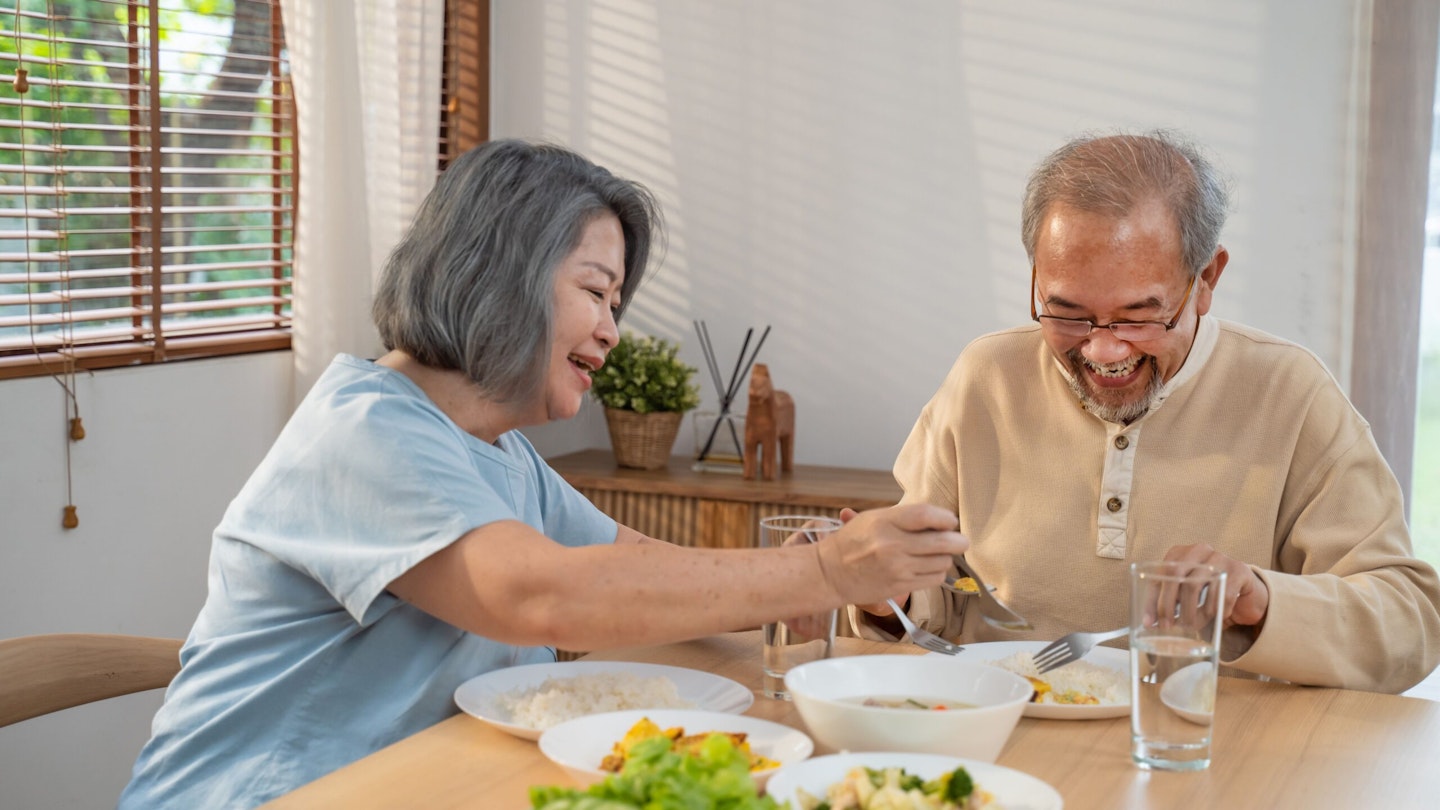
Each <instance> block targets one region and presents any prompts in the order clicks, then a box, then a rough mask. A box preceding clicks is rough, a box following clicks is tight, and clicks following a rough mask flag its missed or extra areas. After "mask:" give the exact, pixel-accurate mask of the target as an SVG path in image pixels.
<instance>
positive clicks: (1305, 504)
mask: <svg viewBox="0 0 1440 810" xmlns="http://www.w3.org/2000/svg"><path fill="white" fill-rule="evenodd" d="M1225 208H1226V195H1225V190H1224V187H1223V184H1222V183H1221V182H1220V180H1219V179H1218V178H1217V176H1216V173H1215V170H1214V169H1213V167H1212V166H1211V165H1210V164H1209V163H1208V162H1207V161H1206V160H1205V159H1204V158H1203V156H1202V155H1201V154H1200V153H1199V152H1198V151H1197V150H1196V149H1195V148H1194V147H1192V146H1190V145H1188V144H1185V143H1183V142H1180V141H1178V140H1176V139H1174V138H1172V137H1171V136H1169V135H1166V134H1164V133H1157V134H1152V135H1144V136H1138V135H1118V136H1109V137H1098V138H1084V139H1080V140H1076V141H1073V142H1071V143H1068V144H1066V145H1065V146H1064V147H1062V148H1061V149H1059V150H1057V151H1056V152H1055V153H1053V154H1051V155H1050V156H1049V157H1048V158H1046V159H1045V160H1044V161H1043V162H1042V163H1041V164H1040V166H1039V167H1038V168H1037V169H1036V170H1035V172H1034V174H1033V175H1032V177H1031V179H1030V182H1029V184H1028V186H1027V188H1026V193H1025V202H1024V210H1023V221H1022V226H1021V227H1022V238H1023V240H1024V243H1025V250H1026V252H1027V254H1028V255H1029V258H1030V261H1031V263H1032V271H1031V272H1032V287H1031V302H1030V305H1031V317H1032V320H1034V321H1035V323H1032V324H1030V325H1028V326H1023V327H1019V328H1015V329H1010V330H1007V331H1003V332H998V333H994V334H990V335H986V336H983V337H981V338H978V339H976V340H975V341H974V342H973V343H971V344H970V345H969V346H967V347H966V348H965V350H964V351H963V352H962V353H961V354H960V357H959V359H958V360H957V361H956V363H955V366H954V368H953V369H952V370H951V371H950V373H949V375H948V376H947V377H946V379H945V382H944V383H943V384H942V385H941V387H940V390H939V391H938V392H937V393H936V394H935V396H934V398H932V399H931V400H930V402H929V404H927V405H926V406H925V409H924V410H923V411H922V412H921V413H920V418H919V420H918V421H917V422H916V424H915V427H914V430H913V431H912V432H911V434H910V437H909V439H908V440H907V441H906V443H905V446H904V448H903V449H902V450H901V451H900V455H899V457H898V459H897V460H896V462H895V477H896V479H897V480H898V481H899V482H900V485H901V486H902V487H903V488H904V490H905V495H904V499H903V500H904V502H906V503H916V502H924V503H931V504H937V505H940V506H943V507H945V508H947V509H953V510H955V512H956V513H957V514H958V515H959V517H960V529H961V531H962V532H964V533H965V534H966V535H967V536H968V537H969V538H970V542H971V548H970V551H969V552H968V553H967V554H966V559H968V560H969V562H970V563H971V565H972V567H974V568H975V569H976V570H977V572H978V573H979V574H980V575H981V576H982V577H983V578H985V579H986V580H987V581H988V582H989V583H990V584H992V585H994V586H996V587H997V589H998V593H999V595H1000V596H1002V597H1003V598H1004V599H1005V600H1007V601H1008V603H1009V604H1010V605H1011V606H1012V607H1014V608H1015V609H1017V610H1018V611H1019V612H1020V613H1022V614H1023V615H1024V616H1025V617H1026V618H1028V619H1029V620H1030V621H1031V622H1032V623H1033V624H1034V625H1035V630H1034V632H1033V633H1028V634H1023V635H1022V634H1015V633H1006V632H1004V631H1000V630H995V629H993V628H991V627H989V626H987V625H986V624H985V623H984V622H982V621H981V620H980V617H979V616H978V615H973V614H975V611H971V613H972V615H970V616H968V617H967V616H966V615H965V611H964V604H965V602H964V598H963V597H955V596H952V595H950V594H949V593H947V592H944V591H941V590H933V591H928V592H919V593H915V594H912V595H911V601H910V605H909V607H908V612H909V614H910V615H911V617H912V618H915V619H917V620H920V621H922V623H923V624H924V625H925V626H926V627H928V628H929V629H930V630H932V631H935V632H939V633H941V634H942V635H945V636H946V637H949V638H957V639H959V640H961V641H967V642H974V641H987V640H999V639H1006V640H1014V639H1017V638H1022V637H1029V638H1035V639H1053V638H1056V637H1058V636H1060V635H1062V634H1064V633H1067V632H1069V631H1072V630H1103V629H1108V628H1112V627H1121V626H1124V625H1125V624H1126V622H1127V604H1128V603H1127V569H1128V568H1129V565H1130V563H1131V562H1134V561H1136V560H1154V559H1161V558H1164V559H1177V560H1190V561H1195V562H1206V563H1210V564H1213V565H1216V566H1218V567H1220V568H1222V569H1224V570H1225V571H1226V572H1228V580H1229V582H1228V587H1227V591H1228V592H1227V593H1226V602H1225V611H1226V619H1225V626H1226V629H1225V631H1224V643H1223V649H1222V652H1221V660H1222V662H1223V663H1224V664H1226V665H1228V666H1229V667H1231V668H1234V669H1237V670H1243V671H1246V672H1250V673H1256V674H1263V675H1267V676H1271V677H1276V678H1282V679H1285V680H1289V681H1293V682H1296V683H1304V684H1313V685H1323V686H1340V687H1347V688H1354V689H1368V690H1375V691H1388V692H1399V691H1402V690H1404V689H1407V688H1409V687H1410V686H1412V685H1414V684H1415V683H1417V682H1419V681H1420V680H1421V679H1422V678H1424V677H1425V676H1426V675H1427V674H1428V673H1429V672H1430V671H1431V670H1432V669H1434V668H1435V666H1436V664H1437V662H1440V610H1437V605H1440V581H1437V577H1436V573H1435V571H1434V569H1432V568H1431V567H1430V566H1429V565H1426V564H1425V563H1423V562H1421V561H1420V560H1417V559H1416V558H1415V556H1414V554H1413V553H1412V550H1411V546H1410V537H1409V533H1408V530H1407V528H1406V526H1405V519H1404V516H1403V506H1402V498H1401V494H1400V488H1399V486H1398V485H1397V483H1396V480H1395V477H1394V475H1393V474H1392V473H1391V471H1390V469H1389V467H1388V466H1387V465H1386V463H1385V460H1384V459H1383V458H1382V457H1381V456H1380V452H1379V450H1378V449H1377V447H1376V445H1375V442H1374V440H1373V438H1372V437H1371V435H1370V430H1369V426H1368V425H1367V424H1366V422H1365V420H1364V419H1363V418H1362V417H1361V416H1360V415H1359V413H1357V412H1356V411H1355V409H1354V407H1353V406H1352V405H1351V404H1350V402H1349V400H1348V399H1347V398H1346V397H1345V394H1344V393H1343V392H1342V391H1341V390H1340V388H1339V386H1338V385H1337V384H1336V383H1335V380H1334V379H1333V378H1332V377H1331V376H1330V374H1329V373H1328V372H1327V371H1326V369H1325V367H1324V366H1323V365H1322V364H1321V362H1320V360H1319V359H1318V358H1316V357H1315V356H1314V355H1313V354H1311V353H1310V352H1309V351H1306V350H1305V349H1303V348H1300V347H1299V346H1296V345H1294V344H1292V343H1289V342H1287V341H1284V340H1281V339H1279V338H1276V337H1273V336H1271V335H1267V334H1265V333H1263V332H1260V331H1258V330H1255V329H1251V328H1248V327H1245V326H1241V325H1239V324H1234V323H1229V322H1226V321H1221V320H1218V319H1216V318H1214V317H1213V316H1211V315H1209V314H1208V313H1209V311H1210V305H1211V303H1212V297H1213V295H1214V291H1215V285H1216V284H1217V283H1219V281H1220V277H1221V274H1222V273H1223V272H1224V271H1225V266H1226V263H1227V262H1228V260H1229V254H1228V252H1227V251H1226V250H1225V248H1224V247H1222V246H1221V245H1220V244H1219V234H1220V229H1221V226H1222V225H1223V223H1224V220H1225ZM867 607H869V606H867ZM851 616H852V620H853V621H855V623H856V625H857V626H856V629H857V630H858V631H859V632H860V634H861V635H864V636H868V637H871V638H877V637H878V638H887V637H890V638H893V637H894V634H893V631H890V632H887V628H888V621H887V620H893V617H883V616H876V615H873V614H870V613H866V612H864V611H861V610H859V609H854V608H852V612H851Z"/></svg>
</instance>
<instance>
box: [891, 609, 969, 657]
mask: <svg viewBox="0 0 1440 810" xmlns="http://www.w3.org/2000/svg"><path fill="white" fill-rule="evenodd" d="M885 604H887V605H889V606H890V609H891V610H893V611H895V618H897V619H899V620H900V624H902V625H904V626H905V632H907V633H909V634H910V642H911V643H912V644H914V645H915V646H917V647H924V648H925V649H927V650H929V651H931V652H937V653H944V654H945V655H954V654H955V653H958V652H960V651H962V650H964V649H965V648H964V647H961V646H960V645H959V644H951V643H950V642H948V641H946V640H945V639H943V638H941V637H939V636H937V635H935V634H934V633H932V632H930V631H929V630H922V629H920V627H919V626H917V625H916V624H915V622H912V621H910V617H909V616H906V615H905V611H903V610H901V609H900V606H899V605H897V604H895V600H894V599H886V600H885Z"/></svg>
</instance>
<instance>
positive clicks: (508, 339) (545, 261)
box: [371, 140, 663, 401]
mask: <svg viewBox="0 0 1440 810" xmlns="http://www.w3.org/2000/svg"><path fill="white" fill-rule="evenodd" d="M607 213H608V214H614V215H615V216H616V217H617V218H618V219H619V220H620V229H621V232H622V233H623V234H624V237H625V280H624V283H623V284H622V285H621V289H620V299H621V303H620V310H619V311H618V312H617V313H616V316H615V317H616V320H617V321H618V320H619V318H620V315H621V314H623V312H624V309H625V308H626V307H627V306H629V304H630V300H631V297H632V296H633V295H634V293H635V290H636V289H637V288H638V287H639V286H640V282H641V281H642V280H643V278H644V276H645V268H646V266H647V264H648V263H649V259H650V252H651V247H652V243H657V242H659V241H660V240H662V239H663V226H662V224H661V218H660V208H659V205H658V204H657V203H656V201H655V198H654V196H653V195H652V194H651V193H650V192H649V191H648V190H647V189H645V187H644V186H641V185H640V184H638V183H634V182H631V181H629V180H624V179H621V178H619V177H616V176H615V175H613V174H611V173H610V172H609V171H607V170H605V169H603V168H601V167H599V166H596V165H595V164H594V163H591V162H590V161H589V160H586V159H585V158H583V157H581V156H580V155H578V154H576V153H574V152H572V151H570V150H568V149H565V148H563V147H560V146H555V145H552V144H540V143H530V142H526V141H519V140H498V141H491V142H489V143H486V144H483V145H481V146H477V147H475V148H474V149H471V150H469V151H468V152H466V153H464V154H463V155H461V156H460V157H459V158H457V159H456V160H455V161H454V162H453V163H451V165H450V168H448V169H447V170H446V171H445V172H444V173H443V174H441V175H440V178H439V180H438V181H436V183H435V187H434V188H433V189H431V191H430V193H429V195H427V196H426V197H425V202H424V203H423V204H422V205H421V206H420V210H419V211H417V212H416V214H415V219H414V221H413V222H411V224H410V229H409V231H408V232H407V233H406V235H405V238H404V239H403V240H401V242H400V244H399V245H397V246H396V247H395V250H394V251H392V252H391V254H390V257H389V259H388V260H387V262H386V264H385V269H384V272H383V274H382V275H381V278H380V284H379V289H378V290H377V291H376V294H375V302H374V304H373V305H372V307H371V316H372V317H373V318H374V320H375V325H376V327H378V328H379V330H380V339H381V340H382V341H383V342H384V344H385V348H386V349H390V350H395V349H398V350H400V351H403V352H406V353H407V354H409V355H411V356H412V357H414V358H415V359H416V360H417V361H419V362H420V363H422V364H424V365H426V366H429V367H431V368H438V369H454V370H458V371H462V372H464V373H465V375H466V376H467V377H469V378H470V379H471V380H472V381H474V382H475V384H476V385H477V386H478V387H479V388H480V390H481V391H483V392H485V393H486V395H488V396H492V397H495V398H496V399H498V400H500V401H515V400H523V399H525V398H528V397H529V396H532V395H533V394H534V393H536V392H537V391H538V390H539V389H540V387H541V385H542V384H543V382H544V370H545V365H546V363H547V362H548V359H549V355H550V339H551V331H552V321H553V317H554V313H553V311H552V310H553V303H552V302H553V293H554V287H555V271H556V269H557V268H558V267H559V265H560V263H561V262H562V261H563V260H564V259H565V257H566V256H568V255H569V254H570V253H571V252H572V251H574V250H575V248H576V247H578V246H579V244H580V240H581V237H582V236H583V235H584V231H585V227H586V226H587V225H589V224H590V222H592V221H593V220H594V219H595V218H596V217H598V216H602V215H604V214H607Z"/></svg>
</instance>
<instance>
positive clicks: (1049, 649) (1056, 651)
mask: <svg viewBox="0 0 1440 810" xmlns="http://www.w3.org/2000/svg"><path fill="white" fill-rule="evenodd" d="M1129 633H1130V628H1129V627H1121V628H1119V629H1118V630H1108V631H1106V632H1103V633H1082V632H1074V633H1070V634H1069V635H1066V636H1062V637H1061V638H1059V639H1056V640H1055V641H1054V642H1051V643H1050V644H1049V645H1048V646H1046V647H1045V649H1043V650H1041V651H1040V652H1037V653H1035V668H1036V669H1038V670H1040V674H1042V675H1043V674H1045V673H1046V672H1049V671H1050V670H1052V669H1057V668H1059V667H1063V666H1065V665H1066V664H1068V663H1070V662H1072V661H1079V660H1080V659H1081V658H1084V657H1085V654H1086V653H1088V652H1090V649H1091V648H1092V647H1094V646H1095V645H1096V644H1099V643H1100V642H1102V641H1109V640H1110V639H1112V638H1119V637H1121V636H1124V635H1129Z"/></svg>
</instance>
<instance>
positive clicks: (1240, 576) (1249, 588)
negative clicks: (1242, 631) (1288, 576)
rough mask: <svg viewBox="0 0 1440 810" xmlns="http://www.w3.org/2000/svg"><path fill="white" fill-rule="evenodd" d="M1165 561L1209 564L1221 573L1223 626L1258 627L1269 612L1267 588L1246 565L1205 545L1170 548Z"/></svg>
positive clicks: (1268, 592)
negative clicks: (1222, 584) (1222, 574)
mask: <svg viewBox="0 0 1440 810" xmlns="http://www.w3.org/2000/svg"><path fill="white" fill-rule="evenodd" d="M1165 559H1166V560H1175V561H1179V562H1188V563H1203V564H1205V565H1213V566H1215V567H1216V568H1219V569H1220V570H1222V571H1224V572H1225V617H1224V618H1225V623H1224V626H1225V627H1231V626H1233V625H1237V624H1238V625H1258V624H1261V623H1262V622H1264V621H1265V614H1266V612H1267V611H1269V609H1270V589H1269V588H1267V587H1265V581H1264V580H1262V579H1260V577H1258V576H1256V575H1255V572H1254V570H1252V569H1251V568H1250V566H1249V565H1247V564H1245V563H1243V562H1240V561H1239V560H1237V559H1234V558H1232V557H1229V556H1226V555H1224V554H1221V553H1220V552H1218V551H1216V550H1215V549H1213V548H1211V547H1210V546H1209V545H1207V544H1205V543H1197V544H1195V545H1193V546H1173V547H1172V548H1171V549H1170V550H1169V551H1167V552H1165Z"/></svg>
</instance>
